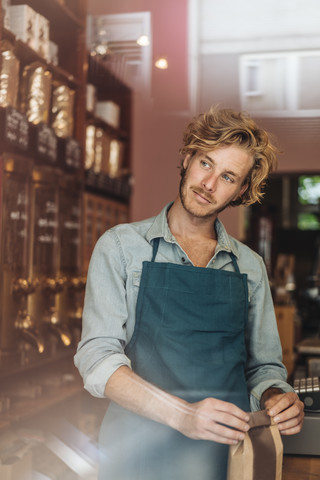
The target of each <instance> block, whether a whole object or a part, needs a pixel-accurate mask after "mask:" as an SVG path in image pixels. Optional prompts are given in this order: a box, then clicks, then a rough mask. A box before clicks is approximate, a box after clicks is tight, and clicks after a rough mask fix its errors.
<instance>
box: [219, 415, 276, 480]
mask: <svg viewBox="0 0 320 480" xmlns="http://www.w3.org/2000/svg"><path fill="white" fill-rule="evenodd" d="M249 415H250V420H249V425H250V427H251V428H250V430H249V431H248V433H246V435H245V438H244V440H242V441H241V442H239V443H237V445H232V446H231V447H230V449H229V461H228V477H227V480H281V478H282V457H283V445H282V440H281V436H280V432H279V430H278V427H277V425H276V424H275V423H274V422H273V420H272V419H271V417H269V415H267V413H266V411H265V410H261V411H259V412H252V413H250V414H249Z"/></svg>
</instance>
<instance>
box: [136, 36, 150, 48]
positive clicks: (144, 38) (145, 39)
mask: <svg viewBox="0 0 320 480" xmlns="http://www.w3.org/2000/svg"><path fill="white" fill-rule="evenodd" d="M137 44H138V45H140V46H141V47H148V46H149V45H150V40H149V37H148V35H141V36H140V37H139V38H138V40H137Z"/></svg>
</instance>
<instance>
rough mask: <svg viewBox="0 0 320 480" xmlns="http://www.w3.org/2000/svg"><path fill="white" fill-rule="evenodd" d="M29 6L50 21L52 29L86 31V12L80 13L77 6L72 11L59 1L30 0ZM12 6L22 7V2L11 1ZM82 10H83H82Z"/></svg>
mask: <svg viewBox="0 0 320 480" xmlns="http://www.w3.org/2000/svg"><path fill="white" fill-rule="evenodd" d="M27 3H28V5H30V7H31V8H33V9H34V10H35V11H36V12H38V13H40V14H41V15H43V16H44V17H45V18H47V19H48V20H50V24H51V25H52V28H53V29H54V28H59V29H65V28H69V29H70V28H81V29H84V28H85V26H86V22H85V19H84V15H83V13H84V12H80V14H79V13H78V9H77V7H76V3H75V2H74V4H75V7H74V8H75V10H77V12H76V11H75V10H72V9H71V8H69V7H68V6H67V5H65V4H64V2H63V3H62V2H60V1H58V0H28V2H27ZM11 4H12V5H20V4H21V0H11ZM80 10H81V8H80Z"/></svg>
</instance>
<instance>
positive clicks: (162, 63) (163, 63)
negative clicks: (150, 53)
mask: <svg viewBox="0 0 320 480" xmlns="http://www.w3.org/2000/svg"><path fill="white" fill-rule="evenodd" d="M154 65H155V67H157V68H159V69H160V70H166V69H167V68H168V66H169V65H168V60H167V59H166V57H159V58H157V60H156V61H155V62H154Z"/></svg>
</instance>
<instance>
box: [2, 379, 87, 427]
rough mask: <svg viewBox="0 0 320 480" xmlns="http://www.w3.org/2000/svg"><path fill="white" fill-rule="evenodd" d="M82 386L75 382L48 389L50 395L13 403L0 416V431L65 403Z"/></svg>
mask: <svg viewBox="0 0 320 480" xmlns="http://www.w3.org/2000/svg"><path fill="white" fill-rule="evenodd" d="M82 391H83V386H82V383H80V381H79V380H78V381H75V382H74V383H72V384H71V385H68V386H62V387H59V388H57V389H53V388H52V389H50V393H49V392H48V393H47V394H44V395H42V396H41V397H38V398H33V399H27V398H22V399H20V400H15V401H13V404H12V405H11V407H10V409H9V410H8V411H7V412H4V413H2V414H0V429H4V428H7V427H9V426H11V425H13V424H15V423H18V422H22V421H24V420H27V419H29V418H31V417H35V416H37V415H39V414H40V413H42V412H44V411H46V410H49V409H50V408H52V407H54V406H56V405H58V404H60V403H63V402H65V401H67V400H68V399H69V398H71V397H73V396H75V395H78V394H80V393H81V392H82Z"/></svg>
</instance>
